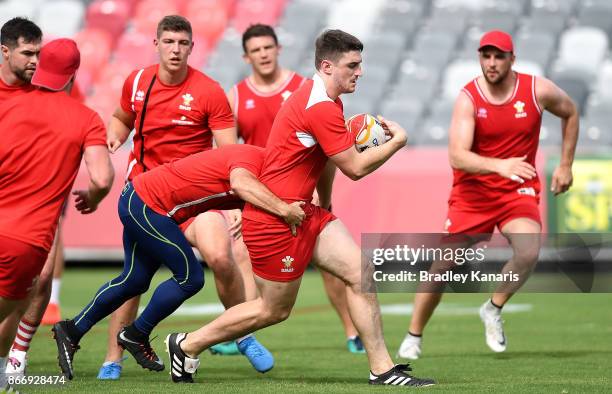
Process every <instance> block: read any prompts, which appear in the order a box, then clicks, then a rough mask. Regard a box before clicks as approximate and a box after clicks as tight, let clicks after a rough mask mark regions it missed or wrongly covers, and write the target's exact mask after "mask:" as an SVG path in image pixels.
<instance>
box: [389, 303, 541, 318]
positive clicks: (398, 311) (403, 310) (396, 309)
mask: <svg viewBox="0 0 612 394" xmlns="http://www.w3.org/2000/svg"><path fill="white" fill-rule="evenodd" d="M413 309H414V307H413V305H412V304H386V305H381V306H380V311H381V312H382V314H383V315H412V311H413ZM532 309H533V305H531V304H507V305H505V306H504V310H503V313H504V314H505V313H521V312H529V311H531V310H532ZM479 310H480V305H479V306H467V305H461V304H445V303H441V304H440V305H439V306H438V307H437V308H436V311H435V312H434V313H435V314H436V315H447V316H468V315H478V312H479Z"/></svg>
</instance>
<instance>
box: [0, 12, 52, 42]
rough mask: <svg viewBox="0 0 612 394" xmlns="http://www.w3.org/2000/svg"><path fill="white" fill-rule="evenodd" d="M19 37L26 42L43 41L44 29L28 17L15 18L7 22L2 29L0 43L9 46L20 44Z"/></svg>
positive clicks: (0, 30)
mask: <svg viewBox="0 0 612 394" xmlns="http://www.w3.org/2000/svg"><path fill="white" fill-rule="evenodd" d="M19 38H23V41H24V42H26V43H28V44H29V43H37V42H40V41H42V31H41V30H40V27H38V26H36V24H35V23H34V22H32V21H31V20H29V19H27V18H21V17H17V18H13V19H11V20H9V21H8V22H6V23H5V24H4V25H3V26H2V29H0V43H1V44H2V45H6V46H7V47H9V48H11V49H12V48H16V47H17V45H19Z"/></svg>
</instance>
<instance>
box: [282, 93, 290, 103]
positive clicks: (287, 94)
mask: <svg viewBox="0 0 612 394" xmlns="http://www.w3.org/2000/svg"><path fill="white" fill-rule="evenodd" d="M289 96H291V92H290V91H288V90H285V91H284V92H283V93H281V97H282V98H283V103H284V102H285V101H287V99H288V98H289Z"/></svg>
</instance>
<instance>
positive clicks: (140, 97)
mask: <svg viewBox="0 0 612 394" xmlns="http://www.w3.org/2000/svg"><path fill="white" fill-rule="evenodd" d="M144 97H145V92H144V91H142V90H139V91H137V92H136V97H135V98H134V99H135V100H136V101H144Z"/></svg>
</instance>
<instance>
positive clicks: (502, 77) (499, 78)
mask: <svg viewBox="0 0 612 394" xmlns="http://www.w3.org/2000/svg"><path fill="white" fill-rule="evenodd" d="M507 76H508V72H507V71H506V73H505V74H501V73H499V72H498V74H497V79H496V80H491V79H489V76H488V75H487V73H486V72H485V73H484V77H485V79H486V80H487V82H488V83H490V84H491V85H499V84H500V83H502V82H503V81H504V80H505V79H506V77H507Z"/></svg>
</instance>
